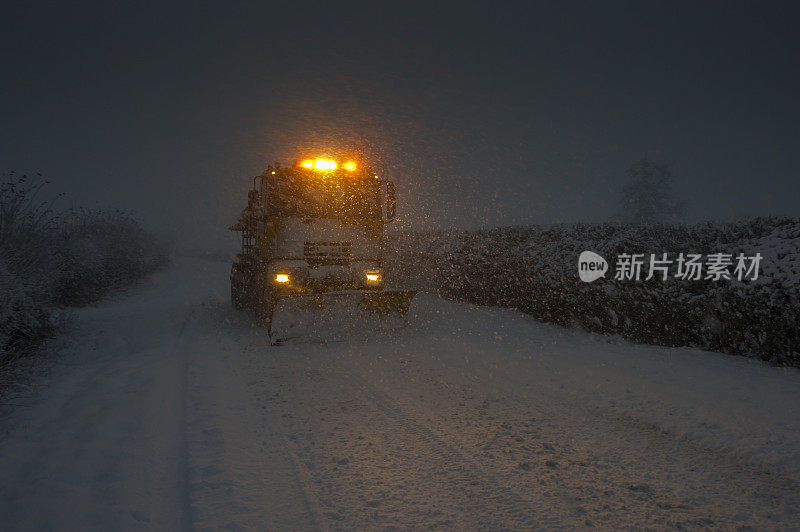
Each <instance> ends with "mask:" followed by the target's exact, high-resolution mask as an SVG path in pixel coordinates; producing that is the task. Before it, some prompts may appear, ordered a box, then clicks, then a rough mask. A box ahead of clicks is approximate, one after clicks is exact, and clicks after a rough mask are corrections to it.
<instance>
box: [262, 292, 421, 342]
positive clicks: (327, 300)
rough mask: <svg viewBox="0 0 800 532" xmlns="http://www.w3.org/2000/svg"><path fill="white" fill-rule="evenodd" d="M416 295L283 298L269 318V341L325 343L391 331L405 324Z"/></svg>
mask: <svg viewBox="0 0 800 532" xmlns="http://www.w3.org/2000/svg"><path fill="white" fill-rule="evenodd" d="M415 295H416V291H414V290H387V291H383V292H364V291H355V290H354V291H344V292H327V293H324V294H307V295H300V296H289V297H284V298H281V299H279V300H278V304H277V305H276V307H275V311H274V312H273V315H272V320H271V322H270V327H269V337H270V341H271V343H273V344H279V343H283V342H284V341H285V340H291V339H297V338H305V339H307V340H309V341H322V342H326V341H328V340H339V339H342V338H344V337H348V336H351V335H356V336H359V335H362V334H364V333H376V332H379V331H381V330H384V331H385V330H393V329H396V328H398V327H402V326H403V324H404V323H405V320H404V318H403V316H405V315H406V314H408V310H409V307H410V305H411V300H412V299H413V298H414V296H415ZM371 316H376V317H377V318H378V319H377V321H376V318H375V317H372V318H371ZM392 316H395V318H392Z"/></svg>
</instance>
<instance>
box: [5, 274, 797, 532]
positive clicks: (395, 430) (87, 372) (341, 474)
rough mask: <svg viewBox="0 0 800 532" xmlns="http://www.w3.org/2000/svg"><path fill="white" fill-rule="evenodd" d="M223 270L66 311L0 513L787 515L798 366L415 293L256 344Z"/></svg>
mask: <svg viewBox="0 0 800 532" xmlns="http://www.w3.org/2000/svg"><path fill="white" fill-rule="evenodd" d="M227 272H228V264H225V263H222V262H211V261H205V260H200V259H192V258H180V259H177V260H176V264H175V265H174V266H173V267H172V268H171V269H170V270H168V271H165V272H162V273H160V274H158V275H157V276H155V277H154V278H153V279H151V280H150V281H148V282H147V283H145V284H144V285H143V286H141V287H139V288H137V289H136V290H134V291H132V292H130V293H128V294H125V295H123V296H120V297H119V298H117V299H116V300H114V301H108V302H106V303H103V304H101V305H99V306H97V307H94V308H90V309H84V310H81V311H80V312H79V328H78V330H77V331H76V332H75V333H74V334H73V335H72V337H71V340H70V345H69V347H68V348H67V349H65V352H64V353H63V355H62V357H61V358H60V363H59V364H58V365H56V367H55V368H54V369H53V371H52V372H51V373H50V375H49V376H48V379H47V382H46V383H44V384H42V385H41V386H39V387H38V388H37V390H36V393H35V394H34V395H33V396H31V397H28V398H27V399H25V400H24V401H23V403H22V404H21V406H19V407H18V408H17V409H16V411H15V412H14V413H12V414H11V415H10V416H8V418H6V419H4V420H2V426H3V429H4V430H3V432H2V439H1V440H0V528H2V529H3V530H28V529H63V530H76V529H98V530H109V529H159V530H160V529H164V530H177V529H207V530H216V529H221V528H225V529H230V530H237V529H254V530H265V529H271V530H285V529H330V528H344V529H364V528H367V529H374V528H388V527H397V528H401V529H408V528H423V527H424V528H433V527H445V528H452V529H482V528H488V529H498V528H500V529H530V528H536V527H542V528H548V529H551V528H569V529H574V528H583V527H587V526H601V527H606V528H621V527H633V528H642V527H653V528H660V527H677V526H685V527H690V528H692V527H702V526H710V527H718V528H724V529H730V528H736V527H746V526H748V525H749V526H751V527H753V528H787V529H788V528H797V527H800V514H798V511H799V509H800V488H799V486H800V372H798V371H797V370H793V369H782V368H772V367H767V366H765V365H762V364H760V363H758V362H755V361H752V360H746V359H742V358H736V357H730V356H724V355H717V354H713V353H701V352H698V351H693V350H689V349H665V348H656V347H649V346H636V345H632V344H629V343H627V342H623V341H618V340H614V339H609V338H606V337H602V336H596V335H587V334H585V333H582V332H578V331H571V330H567V329H563V328H560V327H556V326H551V325H545V324H540V323H536V322H534V321H532V320H530V319H529V318H527V317H525V316H524V315H521V314H519V313H517V312H514V311H508V310H499V309H491V308H478V307H471V306H468V305H464V304H457V303H452V302H447V301H443V300H440V299H437V298H435V297H433V296H430V295H421V296H419V297H418V298H417V300H416V301H415V303H414V305H413V306H412V311H411V313H410V316H409V323H408V325H407V326H406V327H405V328H403V329H391V328H388V327H384V328H382V330H375V328H372V327H365V328H362V329H361V332H359V329H354V330H352V331H350V332H349V334H348V335H346V336H345V337H343V338H339V339H338V340H337V341H333V342H327V343H321V342H315V341H311V339H310V338H309V339H307V341H301V340H294V341H290V342H288V343H287V344H286V345H282V346H276V347H271V346H269V344H268V341H267V338H266V336H265V334H264V332H263V331H262V330H260V329H259V328H257V327H256V326H255V325H254V323H253V320H252V319H251V318H250V316H248V315H247V314H245V313H239V312H235V311H233V310H232V309H231V308H230V307H229V304H228V300H227V290H228V284H227Z"/></svg>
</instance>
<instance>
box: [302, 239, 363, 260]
mask: <svg viewBox="0 0 800 532" xmlns="http://www.w3.org/2000/svg"><path fill="white" fill-rule="evenodd" d="M352 249H353V243H352V242H304V243H303V256H304V257H305V259H306V261H307V262H308V264H309V266H312V265H315V264H336V265H345V264H348V263H349V262H350V254H351V251H352Z"/></svg>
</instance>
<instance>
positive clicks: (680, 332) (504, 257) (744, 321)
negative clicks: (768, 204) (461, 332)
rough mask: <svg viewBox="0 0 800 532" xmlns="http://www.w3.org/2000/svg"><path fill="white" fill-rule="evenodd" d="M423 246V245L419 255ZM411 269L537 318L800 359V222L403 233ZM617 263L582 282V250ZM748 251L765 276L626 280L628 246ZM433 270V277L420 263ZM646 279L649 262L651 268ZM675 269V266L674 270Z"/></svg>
mask: <svg viewBox="0 0 800 532" xmlns="http://www.w3.org/2000/svg"><path fill="white" fill-rule="evenodd" d="M414 241H416V245H418V246H419V248H420V249H424V250H425V252H424V254H419V253H416V252H409V251H408V250H409V249H411V248H414V247H415V244H414ZM395 242H396V248H397V251H396V252H395V254H396V256H394V257H393V260H394V261H395V262H398V263H401V264H403V266H402V267H401V268H400V270H401V271H402V272H407V271H412V272H416V275H417V278H419V277H420V276H423V277H427V278H431V279H434V281H435V287H436V288H437V289H438V290H439V292H440V294H442V295H444V296H445V297H450V298H453V299H458V300H464V301H469V302H472V303H476V304H482V305H494V306H503V307H512V308H517V309H519V310H521V311H523V312H526V313H528V314H531V315H532V316H534V317H535V318H537V319H539V320H542V321H547V322H554V323H558V324H561V325H565V326H580V327H583V328H585V329H587V330H590V331H594V332H600V333H605V334H619V335H621V336H623V337H626V338H630V339H633V340H636V341H640V342H647V343H653V344H659V345H670V346H679V345H689V346H696V347H700V348H703V349H709V350H713V351H720V352H725V353H732V354H740V355H745V356H752V357H757V358H760V359H763V360H766V361H770V362H772V363H777V364H785V365H795V366H800V329H799V328H798V326H800V323H798V322H800V312H798V310H799V309H800V287H799V286H798V285H800V282H798V281H800V220H797V219H788V218H777V217H768V218H754V219H748V220H743V221H739V222H731V223H714V222H708V223H702V224H697V225H691V226H688V225H668V224H661V225H642V226H635V227H634V226H623V225H619V224H576V225H556V226H545V227H539V226H526V227H507V228H499V229H492V230H480V231H465V232H462V233H461V234H460V235H455V236H453V235H449V236H447V237H446V238H443V237H442V235H440V234H425V233H417V234H406V235H398V236H397V237H396V238H395ZM585 250H591V251H595V252H597V253H599V254H600V255H602V256H603V257H605V258H606V259H608V260H609V262H610V265H609V266H610V273H609V274H607V275H606V278H605V279H600V280H598V281H595V282H593V283H583V282H581V281H580V280H579V278H578V275H577V260H578V256H579V255H580V253H581V252H582V251H585ZM664 252H668V253H670V254H671V255H672V257H673V258H674V256H675V255H676V254H677V253H679V252H683V253H701V254H703V255H708V254H710V253H716V252H725V253H732V254H734V256H735V255H736V254H738V253H740V252H742V253H745V254H746V255H748V256H749V255H753V254H755V253H756V252H758V253H760V254H761V255H762V256H763V259H762V262H761V274H760V275H761V277H760V279H759V280H758V281H755V282H738V281H721V282H713V281H705V280H701V281H681V280H677V279H675V278H670V279H669V280H667V281H662V280H659V279H652V280H650V281H638V282H636V281H616V280H614V279H613V272H614V269H615V263H614V259H615V258H616V257H617V256H618V255H619V254H621V253H644V254H646V256H647V257H649V254H650V253H656V254H661V253H664ZM422 271H424V272H425V273H424V274H421V273H420V272H422ZM643 271H644V273H645V275H643V276H642V278H643V279H644V277H646V269H644V270H643ZM670 273H671V274H674V270H672V271H671V272H670Z"/></svg>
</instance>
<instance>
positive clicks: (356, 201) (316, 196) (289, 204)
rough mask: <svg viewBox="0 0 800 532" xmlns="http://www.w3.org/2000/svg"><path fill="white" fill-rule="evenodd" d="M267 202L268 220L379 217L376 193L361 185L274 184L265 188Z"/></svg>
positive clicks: (378, 195)
mask: <svg viewBox="0 0 800 532" xmlns="http://www.w3.org/2000/svg"><path fill="white" fill-rule="evenodd" d="M267 202H268V209H269V211H268V212H269V214H270V216H281V217H289V216H299V217H302V218H337V219H342V220H366V219H380V217H381V208H380V194H379V192H378V189H377V187H376V186H374V185H371V184H369V183H364V182H357V183H347V182H338V181H335V182H331V183H306V182H301V181H298V180H273V181H272V182H270V184H269V187H268V197H267Z"/></svg>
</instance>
